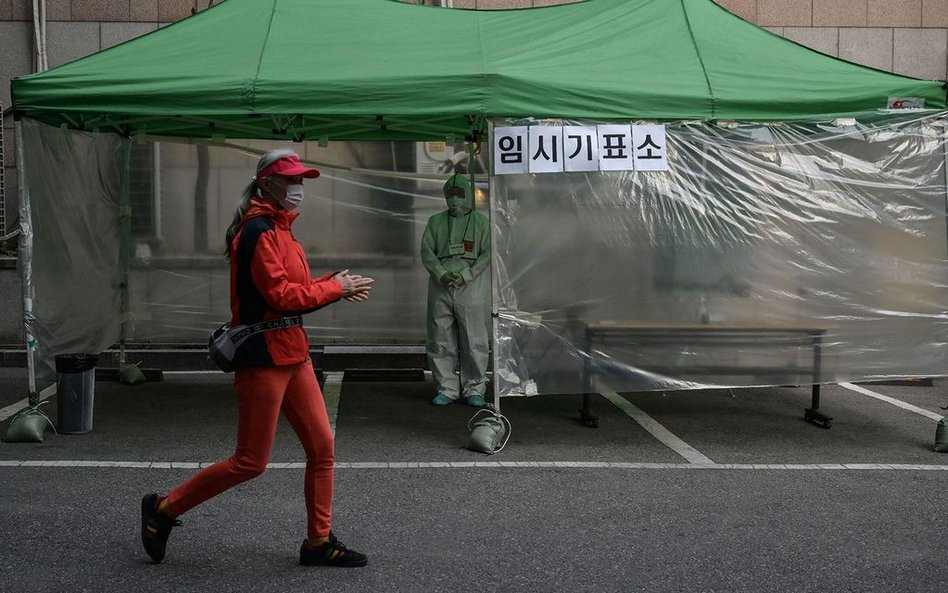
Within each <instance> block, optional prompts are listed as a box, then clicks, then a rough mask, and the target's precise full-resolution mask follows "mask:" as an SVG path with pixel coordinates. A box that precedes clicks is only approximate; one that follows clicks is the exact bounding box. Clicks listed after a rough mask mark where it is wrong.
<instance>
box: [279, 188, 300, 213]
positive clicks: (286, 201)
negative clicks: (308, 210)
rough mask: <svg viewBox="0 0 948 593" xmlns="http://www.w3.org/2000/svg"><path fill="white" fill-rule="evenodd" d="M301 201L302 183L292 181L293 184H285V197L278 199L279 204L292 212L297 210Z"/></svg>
mask: <svg viewBox="0 0 948 593" xmlns="http://www.w3.org/2000/svg"><path fill="white" fill-rule="evenodd" d="M302 202H303V184H302V183H294V184H293V185H288V186H286V197H285V198H283V199H282V200H280V205H281V206H283V207H284V208H286V209H287V210H289V211H290V212H294V211H296V210H299V207H300V204H301V203H302Z"/></svg>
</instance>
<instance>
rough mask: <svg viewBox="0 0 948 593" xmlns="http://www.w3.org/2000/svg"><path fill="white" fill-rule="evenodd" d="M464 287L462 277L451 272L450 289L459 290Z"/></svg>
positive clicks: (457, 273) (458, 273)
mask: <svg viewBox="0 0 948 593" xmlns="http://www.w3.org/2000/svg"><path fill="white" fill-rule="evenodd" d="M462 286H464V276H462V275H461V274H460V272H451V287H452V288H461V287H462Z"/></svg>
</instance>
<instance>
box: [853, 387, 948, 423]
mask: <svg viewBox="0 0 948 593" xmlns="http://www.w3.org/2000/svg"><path fill="white" fill-rule="evenodd" d="M839 385H840V386H841V387H845V388H846V389H849V390H851V391H855V392H856V393H861V394H863V395H868V396H869V397H874V398H876V399H878V400H881V401H884V402H886V403H889V404H892V405H893V406H897V407H899V408H902V409H903V410H908V411H909V412H915V413H916V414H919V415H921V416H925V417H926V418H931V419H932V420H934V421H935V422H938V421H939V420H941V419H942V417H943V416H944V415H943V414H936V413H935V412H930V411H928V410H925V409H923V408H919V407H918V406H913V405H912V404H909V403H906V402H904V401H902V400H900V399H895V398H894V397H889V396H888V395H882V394H881V393H876V392H875V391H871V390H869V389H866V388H865V387H862V386H859V385H853V384H852V383H840V384H839Z"/></svg>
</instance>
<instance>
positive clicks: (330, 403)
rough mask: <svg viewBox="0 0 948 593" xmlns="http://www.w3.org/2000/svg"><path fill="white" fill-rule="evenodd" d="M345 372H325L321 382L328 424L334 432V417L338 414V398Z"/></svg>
mask: <svg viewBox="0 0 948 593" xmlns="http://www.w3.org/2000/svg"><path fill="white" fill-rule="evenodd" d="M344 375H345V373H326V381H325V382H324V383H323V400H325V402H326V412H327V413H328V414H329V426H331V427H332V433H333V434H336V417H337V416H338V415H339V399H340V398H341V397H342V378H343V376H344Z"/></svg>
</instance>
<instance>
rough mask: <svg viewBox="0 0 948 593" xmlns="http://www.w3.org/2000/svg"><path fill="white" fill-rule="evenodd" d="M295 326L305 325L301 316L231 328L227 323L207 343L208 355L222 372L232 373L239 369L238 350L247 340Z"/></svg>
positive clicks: (216, 330) (212, 334)
mask: <svg viewBox="0 0 948 593" xmlns="http://www.w3.org/2000/svg"><path fill="white" fill-rule="evenodd" d="M295 325H303V318H302V317H300V316H299V315H294V316H292V317H282V318H280V319H270V320H269V321H260V322H258V323H254V324H253V325H235V326H234V327H231V326H230V324H229V323H225V324H224V325H222V326H220V327H219V328H217V329H215V330H214V331H212V332H211V337H210V339H209V340H208V341H207V353H208V354H209V355H210V357H211V360H213V361H214V364H216V365H217V367H218V368H219V369H220V370H222V371H224V372H225V373H232V372H234V371H235V370H236V368H237V367H236V366H235V364H234V359H235V358H236V357H237V349H238V348H239V347H240V345H241V344H243V343H244V342H245V341H246V340H247V338H249V337H250V336H252V335H254V334H259V333H260V332H265V331H270V330H271V329H285V328H287V327H293V326H295Z"/></svg>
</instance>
